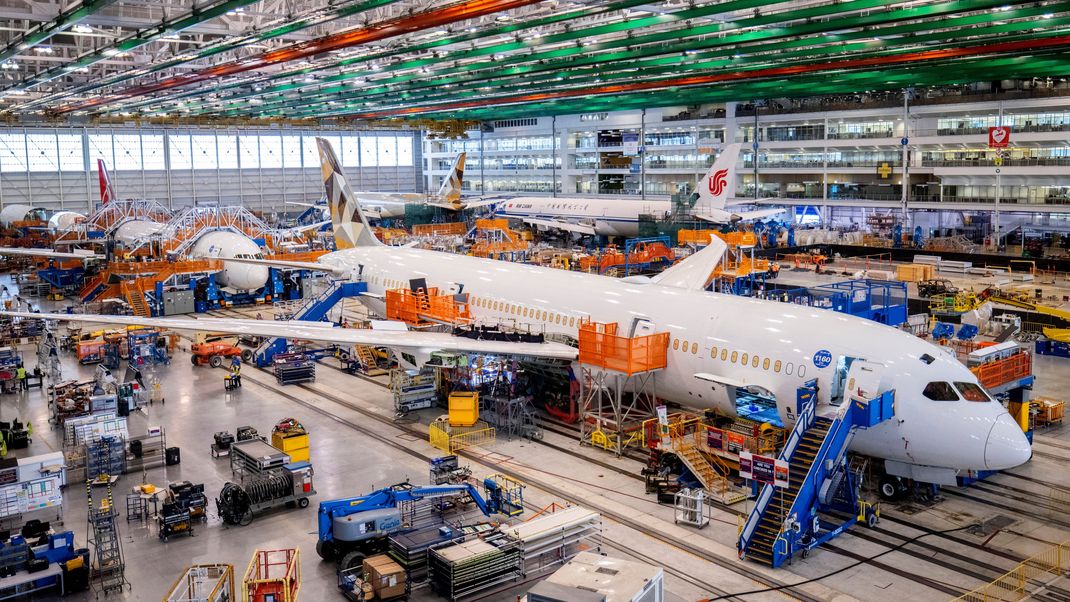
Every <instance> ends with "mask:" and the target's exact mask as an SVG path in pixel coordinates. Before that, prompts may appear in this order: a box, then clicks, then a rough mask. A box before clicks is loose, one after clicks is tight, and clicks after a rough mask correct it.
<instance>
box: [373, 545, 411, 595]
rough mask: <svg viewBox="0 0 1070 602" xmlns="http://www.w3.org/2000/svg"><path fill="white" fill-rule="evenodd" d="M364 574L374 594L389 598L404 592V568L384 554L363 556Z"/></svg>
mask: <svg viewBox="0 0 1070 602" xmlns="http://www.w3.org/2000/svg"><path fill="white" fill-rule="evenodd" d="M364 574H365V576H367V578H368V581H369V582H370V583H371V584H372V588H374V589H375V594H376V595H377V596H379V597H380V598H390V597H393V596H398V595H401V594H403V593H405V580H406V575H405V569H403V568H401V565H399V564H398V563H396V562H394V561H393V559H391V558H390V557H389V556H387V555H386V554H378V555H376V556H369V557H368V558H365V559H364ZM399 588H400V590H399ZM398 592H400V593H398Z"/></svg>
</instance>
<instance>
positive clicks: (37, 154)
mask: <svg viewBox="0 0 1070 602" xmlns="http://www.w3.org/2000/svg"><path fill="white" fill-rule="evenodd" d="M26 164H27V166H28V167H29V170H30V171H56V170H57V169H59V152H58V150H57V149H56V135H55V134H53V133H51V132H49V133H47V134H37V133H34V134H27V135H26Z"/></svg>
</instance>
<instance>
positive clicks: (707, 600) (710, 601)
mask: <svg viewBox="0 0 1070 602" xmlns="http://www.w3.org/2000/svg"><path fill="white" fill-rule="evenodd" d="M976 526H977V525H966V526H965V527H955V528H954V529H947V530H946V531H929V532H926V533H921V534H919V535H916V536H914V537H911V538H910V539H908V540H906V541H904V542H903V543H900V544H899V545H897V546H894V547H891V548H888V549H887V550H885V551H883V552H881V553H880V554H875V555H873V556H870V557H868V558H863V559H862V560H856V561H855V562H853V563H851V564H849V565H847V566H845V567H843V568H839V569H836V570H835V571H831V572H829V573H825V574H824V575H821V576H820V577H813V578H812V579H807V580H805V581H800V582H798V583H788V584H785V585H778V586H776V587H767V588H764V589H754V590H750V591H747V592H739V593H735V594H725V595H723V596H717V597H716V598H703V599H701V600H699V602H713V601H714V600H728V599H731V598H739V597H741V596H752V595H754V594H767V593H769V592H776V591H780V590H784V589H791V588H794V587H799V586H801V585H807V584H809V583H815V582H817V581H821V580H823V579H828V578H829V577H833V576H835V575H839V574H840V573H842V572H844V571H848V570H850V569H853V568H855V567H856V566H859V565H862V564H866V563H868V562H873V561H874V560H876V559H878V558H880V557H881V556H884V555H885V554H890V553H892V552H896V551H898V550H901V549H903V548H905V547H906V546H907V544H911V543H914V542H915V541H918V540H919V539H921V538H923V537H928V536H929V535H946V534H948V533H954V532H956V531H965V530H966V529H970V528H973V527H976Z"/></svg>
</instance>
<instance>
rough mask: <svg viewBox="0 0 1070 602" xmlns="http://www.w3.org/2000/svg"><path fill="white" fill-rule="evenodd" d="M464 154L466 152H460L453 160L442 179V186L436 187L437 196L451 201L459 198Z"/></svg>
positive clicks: (462, 178)
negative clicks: (451, 165) (446, 174)
mask: <svg viewBox="0 0 1070 602" xmlns="http://www.w3.org/2000/svg"><path fill="white" fill-rule="evenodd" d="M465 156H466V153H461V154H459V155H457V158H456V159H454V160H453V167H451V168H450V173H449V175H448V176H446V178H445V179H444V180H442V186H440V187H439V189H438V198H440V199H445V200H447V201H450V202H451V203H452V202H454V201H457V200H460V198H461V182H462V181H463V180H464V159H465Z"/></svg>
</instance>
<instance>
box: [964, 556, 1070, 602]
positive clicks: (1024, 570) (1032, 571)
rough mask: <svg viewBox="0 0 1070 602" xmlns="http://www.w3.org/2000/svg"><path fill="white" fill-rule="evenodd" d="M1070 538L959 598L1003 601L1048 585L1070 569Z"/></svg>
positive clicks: (977, 600)
mask: <svg viewBox="0 0 1070 602" xmlns="http://www.w3.org/2000/svg"><path fill="white" fill-rule="evenodd" d="M1068 565H1070V541H1064V542H1063V543H1060V544H1055V545H1053V546H1051V547H1050V548H1048V549H1047V550H1044V551H1043V552H1041V553H1040V554H1037V555H1036V556H1033V557H1031V558H1026V559H1025V560H1023V561H1022V562H1020V563H1019V564H1018V566H1016V567H1014V568H1013V569H1011V570H1009V571H1007V572H1006V573H1004V574H1003V575H1000V577H999V578H997V579H995V580H994V581H992V582H991V583H986V584H984V585H982V586H981V587H978V588H977V589H974V590H972V591H969V592H966V593H965V594H963V595H961V596H959V597H958V598H955V600H962V601H964V602H997V601H999V602H1003V601H1005V600H1021V599H1023V598H1025V597H1027V596H1029V595H1030V594H1032V593H1033V592H1035V591H1038V590H1041V589H1043V588H1044V583H1045V580H1048V581H1051V580H1054V579H1057V578H1059V577H1061V576H1062V575H1064V574H1065V573H1066V572H1067V570H1070V566H1068Z"/></svg>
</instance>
